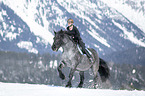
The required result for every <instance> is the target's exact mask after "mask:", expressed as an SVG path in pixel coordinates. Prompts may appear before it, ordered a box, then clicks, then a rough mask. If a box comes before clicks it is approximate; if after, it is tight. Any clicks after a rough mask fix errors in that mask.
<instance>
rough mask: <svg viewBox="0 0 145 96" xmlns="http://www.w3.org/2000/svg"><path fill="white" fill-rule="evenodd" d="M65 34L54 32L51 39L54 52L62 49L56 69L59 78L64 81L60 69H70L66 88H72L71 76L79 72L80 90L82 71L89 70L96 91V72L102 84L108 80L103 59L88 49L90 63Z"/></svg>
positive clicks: (107, 70) (61, 31) (82, 77)
mask: <svg viewBox="0 0 145 96" xmlns="http://www.w3.org/2000/svg"><path fill="white" fill-rule="evenodd" d="M65 33H66V31H63V30H62V29H61V30H60V31H58V32H55V31H54V34H55V36H54V38H53V45H52V46H51V48H52V50H53V51H56V52H57V51H58V49H59V48H60V47H62V49H63V52H62V56H61V61H60V64H59V66H58V67H57V70H58V73H59V77H60V78H61V79H62V80H64V79H65V75H64V74H63V72H62V69H63V68H64V67H66V66H67V67H70V68H71V70H70V73H69V80H68V82H67V84H66V87H72V84H71V80H72V78H73V74H74V72H75V71H79V75H80V83H79V85H78V86H77V87H79V88H82V87H83V83H84V71H86V70H88V69H90V68H91V69H92V72H93V75H94V78H93V81H94V82H93V83H94V84H93V87H94V88H95V89H96V85H97V77H98V76H97V73H98V72H99V74H100V77H101V80H102V82H105V81H106V80H107V79H108V78H109V75H110V71H109V68H108V65H107V63H106V62H105V61H104V60H103V59H101V58H99V56H98V53H97V52H96V51H95V50H94V49H93V48H88V50H89V51H90V52H91V55H92V57H93V61H94V62H90V61H89V59H88V57H87V56H86V55H83V54H82V53H81V52H80V51H79V48H78V46H77V44H76V43H74V42H73V40H72V38H71V37H70V36H69V35H67V34H65Z"/></svg>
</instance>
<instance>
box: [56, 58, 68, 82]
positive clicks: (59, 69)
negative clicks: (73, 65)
mask: <svg viewBox="0 0 145 96" xmlns="http://www.w3.org/2000/svg"><path fill="white" fill-rule="evenodd" d="M65 65H66V63H65V62H64V61H61V62H60V64H59V66H58V67H57V70H58V72H59V77H60V78H61V79H62V80H64V79H65V75H64V74H63V73H62V69H63V67H65Z"/></svg>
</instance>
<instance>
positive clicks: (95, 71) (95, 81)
mask: <svg viewBox="0 0 145 96" xmlns="http://www.w3.org/2000/svg"><path fill="white" fill-rule="evenodd" d="M92 71H93V75H94V79H93V81H94V85H93V86H94V88H95V89H96V88H97V87H96V86H97V80H98V74H97V73H98V68H97V66H95V65H93V66H92Z"/></svg>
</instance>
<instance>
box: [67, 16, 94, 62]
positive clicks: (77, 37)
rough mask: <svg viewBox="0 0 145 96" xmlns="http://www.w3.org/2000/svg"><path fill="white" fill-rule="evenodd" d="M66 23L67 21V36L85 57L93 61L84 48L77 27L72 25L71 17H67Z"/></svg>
mask: <svg viewBox="0 0 145 96" xmlns="http://www.w3.org/2000/svg"><path fill="white" fill-rule="evenodd" d="M67 23H68V27H67V32H66V34H68V35H69V36H71V37H72V39H73V41H74V42H75V43H76V44H78V45H79V46H80V47H81V49H82V52H83V54H86V55H87V57H88V58H89V60H90V62H93V60H92V56H91V55H90V54H89V52H88V51H87V50H86V48H85V43H84V42H83V41H82V39H81V37H80V33H79V31H78V29H77V27H76V26H74V25H73V23H74V21H73V19H71V18H70V19H68V20H67Z"/></svg>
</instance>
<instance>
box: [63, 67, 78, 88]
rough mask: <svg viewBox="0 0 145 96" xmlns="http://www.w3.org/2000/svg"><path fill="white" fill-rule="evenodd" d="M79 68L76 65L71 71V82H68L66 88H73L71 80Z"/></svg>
mask: <svg viewBox="0 0 145 96" xmlns="http://www.w3.org/2000/svg"><path fill="white" fill-rule="evenodd" d="M77 66H78V64H76V65H75V67H74V68H72V69H71V71H70V73H69V81H68V82H67V85H66V87H72V84H71V80H72V78H73V74H74V72H75V71H76V68H77Z"/></svg>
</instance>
